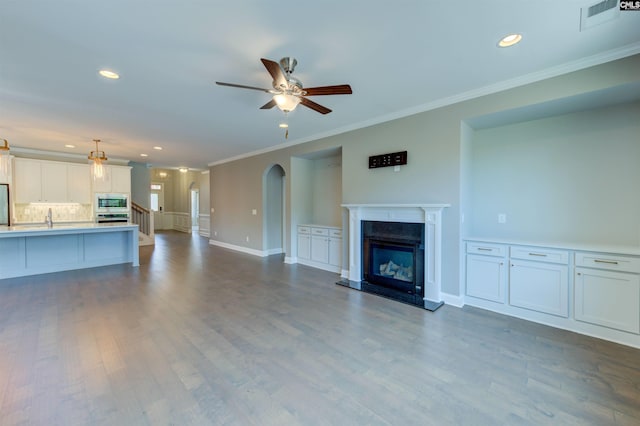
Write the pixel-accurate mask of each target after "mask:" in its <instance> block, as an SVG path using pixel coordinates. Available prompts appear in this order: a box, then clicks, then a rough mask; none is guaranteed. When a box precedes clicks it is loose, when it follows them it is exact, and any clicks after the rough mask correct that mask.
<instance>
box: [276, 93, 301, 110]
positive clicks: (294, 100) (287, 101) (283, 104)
mask: <svg viewBox="0 0 640 426" xmlns="http://www.w3.org/2000/svg"><path fill="white" fill-rule="evenodd" d="M273 100H274V101H275V103H276V105H278V108H280V110H282V111H284V112H289V111H293V110H294V109H296V107H297V106H298V104H299V103H300V97H298V96H294V95H289V94H287V93H280V94H278V95H275V96H274V97H273Z"/></svg>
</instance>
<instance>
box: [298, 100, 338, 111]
mask: <svg viewBox="0 0 640 426" xmlns="http://www.w3.org/2000/svg"><path fill="white" fill-rule="evenodd" d="M300 103H301V104H302V105H304V106H306V107H307V108H311V109H312V110H314V111H318V112H319V113H320V114H329V113H330V112H331V110H330V109H329V108H327V107H324V106H322V105H320V104H317V103H315V102H313V101H311V100H309V99H307V98H305V97H301V98H300Z"/></svg>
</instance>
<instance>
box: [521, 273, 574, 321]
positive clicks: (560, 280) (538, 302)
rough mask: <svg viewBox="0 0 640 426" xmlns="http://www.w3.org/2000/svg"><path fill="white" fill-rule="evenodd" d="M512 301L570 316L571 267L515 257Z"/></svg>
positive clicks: (537, 309)
mask: <svg viewBox="0 0 640 426" xmlns="http://www.w3.org/2000/svg"><path fill="white" fill-rule="evenodd" d="M509 304H510V305H512V306H518V307H520V308H526V309H531V310H534V311H538V312H544V313H547V314H552V315H558V316H561V317H567V316H568V315H569V268H568V266H567V265H558V264H552V263H544V262H532V261H527V260H511V270H510V271H509Z"/></svg>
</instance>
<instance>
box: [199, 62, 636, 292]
mask: <svg viewBox="0 0 640 426" xmlns="http://www.w3.org/2000/svg"><path fill="white" fill-rule="evenodd" d="M638 69H640V55H636V56H632V57H628V58H625V59H621V60H617V61H613V62H610V63H606V64H602V65H598V66H595V67H591V68H587V69H584V70H580V71H576V72H573V73H569V74H565V75H562V76H558V77H554V78H550V79H547V80H541V81H538V82H536V83H532V84H528V85H525V86H521V87H517V88H514V89H509V90H505V91H502V92H498V93H495V94H491V95H486V96H482V97H479V98H474V99H471V100H466V101H463V102H459V103H456V104H452V105H449V106H446V107H442V108H437V109H433V110H429V111H426V112H422V113H419V114H415V115H413V116H410V117H405V118H401V119H396V120H392V121H388V122H385V123H381V124H378V125H375V126H371V127H368V128H362V129H358V130H354V131H351V132H346V133H342V134H339V135H335V136H331V137H326V138H322V139H319V140H315V141H311V142H307V143H304V144H299V145H295V146H288V147H284V148H282V149H278V150H274V151H271V152H267V153H263V154H260V155H255V156H252V157H248V158H243V159H239V160H235V161H232V162H229V163H224V164H218V165H215V166H213V167H212V168H211V202H212V207H215V208H216V213H215V214H214V215H213V216H212V219H211V224H212V230H213V229H214V228H217V229H218V230H219V232H220V233H219V236H218V238H217V239H218V240H220V241H222V242H225V243H228V244H232V245H238V246H244V247H247V248H252V249H257V250H262V241H261V240H262V233H263V230H262V226H263V221H262V217H261V216H260V217H255V216H251V215H250V209H251V206H252V205H254V204H256V203H257V205H258V206H260V205H262V173H263V172H264V170H265V169H266V168H267V167H268V166H269V165H270V164H275V163H277V164H281V165H282V166H283V168H284V170H285V173H286V174H287V176H288V177H290V178H289V179H288V180H287V185H288V186H289V188H288V191H287V208H288V212H290V213H291V214H290V215H289V216H288V217H287V221H288V224H287V228H288V232H289V235H288V239H287V241H285V244H286V245H287V246H286V247H285V249H286V252H287V255H288V256H291V257H294V256H295V253H296V241H295V238H291V236H292V235H295V229H294V226H295V225H294V224H296V223H304V222H307V221H308V220H312V219H313V217H312V216H311V217H310V216H308V214H309V213H310V212H308V211H306V210H305V206H304V203H299V201H300V200H301V199H303V198H304V197H305V196H306V195H305V193H304V191H305V188H309V186H307V185H308V184H306V183H304V182H301V181H303V180H304V179H305V173H304V171H303V169H304V167H302V166H303V164H304V163H303V162H304V161H309V160H305V159H302V158H299V157H301V156H304V155H308V154H310V153H314V152H320V151H324V150H331V149H340V148H341V149H342V164H343V167H342V201H343V202H344V203H450V204H451V207H450V208H448V209H446V210H445V211H444V213H443V228H442V233H443V247H442V263H443V268H442V289H443V291H444V292H446V293H449V294H451V295H454V296H457V295H460V294H461V293H460V288H461V287H460V286H461V279H460V278H461V277H460V249H461V237H462V236H463V234H462V233H461V227H460V221H461V220H460V219H461V214H462V213H464V214H465V215H467V216H468V215H469V214H470V212H468V211H466V210H461V208H462V206H464V205H465V203H466V200H463V199H462V198H463V194H464V191H465V188H466V187H467V185H468V184H467V183H466V182H464V181H463V180H462V179H463V176H465V171H463V170H462V167H463V164H464V161H465V160H463V159H464V158H465V156H467V155H468V154H465V149H467V148H469V147H468V146H465V143H464V142H465V139H466V138H468V136H469V135H468V134H469V133H470V132H471V131H470V130H469V129H468V128H465V127H464V126H461V123H462V122H465V121H466V120H467V119H469V118H472V117H478V116H483V115H487V114H493V113H499V112H502V111H511V110H514V109H517V108H521V107H523V106H527V105H537V104H541V103H544V102H549V101H552V100H556V99H563V98H568V97H571V96H576V95H580V94H584V93H592V92H594V91H598V90H602V89H608V88H612V87H618V86H620V85H624V84H627V83H637V82H639V81H640V73H638V72H637V70H638ZM465 135H466V136H465ZM274 145H276V142H275V141H274ZM403 150H407V151H408V164H407V165H406V166H402V167H401V170H400V171H399V172H394V171H393V168H381V169H373V170H371V169H368V167H367V158H368V156H369V155H373V154H383V153H388V152H395V151H403ZM306 179H308V177H307V178H306ZM585 190H587V191H588V190H589V189H585ZM260 215H262V213H260ZM301 218H302V220H300V219H301ZM345 231H347V230H346V229H345ZM633 232H634V235H637V232H638V230H637V229H635V230H634V231H633ZM247 234H250V235H251V236H252V238H251V241H250V242H245V238H244V236H245V235H247ZM254 236H255V238H257V239H258V242H257V243H256V242H255V241H256V240H255V239H254V238H253V237H254Z"/></svg>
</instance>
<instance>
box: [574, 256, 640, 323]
mask: <svg viewBox="0 0 640 426" xmlns="http://www.w3.org/2000/svg"><path fill="white" fill-rule="evenodd" d="M575 262H576V269H575V277H574V281H575V318H576V320H578V321H584V322H587V323H591V324H597V325H601V326H604V327H609V328H613V329H616V330H622V331H627V332H631V333H640V275H639V273H640V258H637V257H631V256H612V255H607V254H599V253H584V252H579V253H576V259H575Z"/></svg>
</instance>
